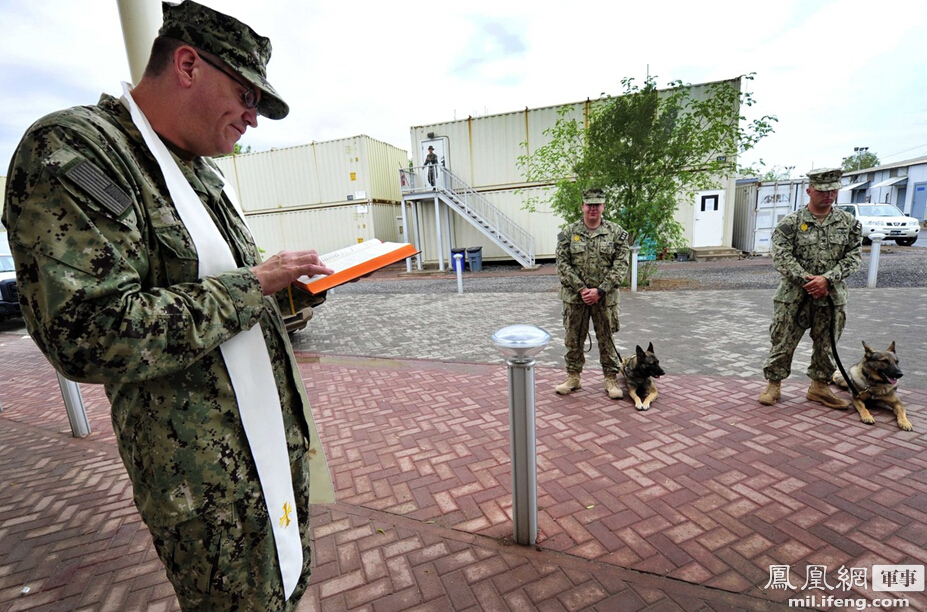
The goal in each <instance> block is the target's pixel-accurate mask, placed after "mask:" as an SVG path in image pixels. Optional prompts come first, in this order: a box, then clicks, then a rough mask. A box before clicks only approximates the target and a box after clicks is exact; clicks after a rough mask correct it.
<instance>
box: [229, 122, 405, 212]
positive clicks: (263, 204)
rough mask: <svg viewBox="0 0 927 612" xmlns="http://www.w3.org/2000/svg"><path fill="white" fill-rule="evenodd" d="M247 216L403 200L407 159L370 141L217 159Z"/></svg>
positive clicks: (353, 139) (363, 139) (360, 139)
mask: <svg viewBox="0 0 927 612" xmlns="http://www.w3.org/2000/svg"><path fill="white" fill-rule="evenodd" d="M216 163H217V164H218V165H219V168H220V169H221V170H222V172H223V174H224V175H225V177H226V178H227V179H228V180H230V181H231V182H232V184H233V185H234V186H235V188H236V191H237V193H238V197H239V200H240V201H241V206H242V208H243V209H244V211H245V213H246V214H250V213H265V212H270V211H283V210H293V209H301V208H312V207H324V206H332V205H353V204H354V203H357V202H393V203H398V202H400V201H401V200H402V195H401V194H400V191H399V180H398V172H399V169H400V168H403V167H406V166H407V165H408V154H407V153H406V152H405V151H404V150H402V149H399V148H397V147H394V146H392V145H388V144H386V143H384V142H380V141H378V140H374V139H372V138H370V137H368V136H363V135H361V136H354V137H351V138H342V139H339V140H329V141H326V142H314V143H312V144H307V145H300V146H296V147H287V148H284V149H272V150H270V151H263V152H260V153H246V154H243V155H234V156H232V155H230V156H226V157H219V158H216Z"/></svg>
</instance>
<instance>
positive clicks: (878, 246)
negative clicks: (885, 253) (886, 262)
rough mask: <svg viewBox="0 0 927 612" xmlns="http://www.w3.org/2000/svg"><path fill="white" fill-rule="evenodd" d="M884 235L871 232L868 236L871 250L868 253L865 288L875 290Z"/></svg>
mask: <svg viewBox="0 0 927 612" xmlns="http://www.w3.org/2000/svg"><path fill="white" fill-rule="evenodd" d="M884 239H885V234H880V233H879V232H873V233H871V234H869V240H871V241H872V250H871V251H869V255H870V257H869V278H868V279H867V280H866V287H867V288H869V289H875V287H876V279H877V278H878V277H879V251H881V250H882V241H883V240H884Z"/></svg>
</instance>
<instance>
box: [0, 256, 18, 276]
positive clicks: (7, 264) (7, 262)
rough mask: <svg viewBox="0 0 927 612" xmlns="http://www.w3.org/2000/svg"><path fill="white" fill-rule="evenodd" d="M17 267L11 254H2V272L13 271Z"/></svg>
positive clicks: (0, 263) (0, 264)
mask: <svg viewBox="0 0 927 612" xmlns="http://www.w3.org/2000/svg"><path fill="white" fill-rule="evenodd" d="M15 269H16V268H14V267H13V258H12V257H11V256H10V255H0V272H12V271H13V270H15Z"/></svg>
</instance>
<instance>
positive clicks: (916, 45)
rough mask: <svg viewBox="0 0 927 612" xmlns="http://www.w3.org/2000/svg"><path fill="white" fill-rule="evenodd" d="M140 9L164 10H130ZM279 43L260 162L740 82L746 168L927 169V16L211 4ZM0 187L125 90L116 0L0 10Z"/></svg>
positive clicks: (912, 2)
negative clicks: (609, 97) (753, 136)
mask: <svg viewBox="0 0 927 612" xmlns="http://www.w3.org/2000/svg"><path fill="white" fill-rule="evenodd" d="M137 1H151V2H156V1H157V0H137ZM203 3H204V4H207V5H209V6H212V7H214V8H216V9H218V10H221V11H223V12H226V13H229V14H231V15H234V16H235V17H238V18H239V19H241V20H243V21H245V22H246V23H248V24H249V25H251V26H252V27H253V28H254V29H255V30H256V31H257V32H258V33H259V34H262V35H265V36H269V37H270V38H271V40H272V42H273V48H274V53H273V58H272V60H271V62H270V65H269V70H268V76H269V80H270V81H271V83H273V84H274V86H275V87H276V88H277V90H278V91H279V92H280V93H281V95H282V96H283V97H284V98H285V99H286V100H287V102H288V103H289V105H290V115H289V117H287V118H286V119H285V120H283V121H270V120H268V119H261V120H260V125H259V128H258V129H257V130H249V131H248V133H247V134H246V135H245V136H244V138H243V139H242V141H241V144H242V145H243V146H248V145H250V146H251V148H252V150H253V151H263V150H267V149H270V148H280V147H286V146H292V145H300V144H307V143H310V142H312V141H324V140H332V139H337V138H347V137H351V136H356V135H358V134H366V135H368V136H370V137H372V138H375V139H377V140H382V141H385V142H388V143H390V144H392V145H395V146H397V147H400V148H402V149H406V150H411V143H410V135H409V128H410V127H411V126H413V125H423V124H429V123H435V122H441V121H450V120H453V119H462V118H466V117H467V116H468V115H472V116H474V117H476V116H481V115H486V114H495V113H503V112H509V111H516V110H522V109H524V108H525V107H530V108H535V107H541V106H551V105H559V104H563V103H568V102H575V101H580V100H585V99H587V98H593V99H595V98H597V97H599V96H600V95H601V94H602V93H603V92H606V93H610V94H617V93H619V92H620V91H621V85H620V82H621V79H622V77H633V78H635V79H637V80H638V81H642V80H643V79H644V77H645V76H646V75H647V72H648V70H649V73H650V74H652V75H654V76H655V77H656V78H657V82H658V84H659V85H660V86H661V87H662V86H665V85H666V83H667V82H669V81H671V80H674V79H679V80H682V81H684V82H688V83H702V82H707V81H715V80H723V79H728V78H732V77H736V76H738V75H740V74H745V73H749V72H755V73H756V79H755V80H754V81H752V82H750V85H749V87H750V89H751V90H752V91H753V93H754V97H755V98H756V101H757V104H756V105H755V106H753V107H752V108H749V109H745V112H747V113H748V116H750V117H754V116H760V115H763V114H770V115H776V116H777V117H778V119H779V122H778V124H777V126H776V132H775V134H773V135H771V136H769V137H768V138H767V139H766V140H764V141H763V142H762V143H761V144H760V145H759V147H758V148H757V149H756V151H755V152H752V153H748V154H747V155H746V156H744V157H743V158H742V161H743V162H746V163H751V162H756V161H757V160H758V159H759V158H762V159H763V160H764V161H765V162H766V164H767V166H773V165H778V166H781V167H785V166H795V170H794V171H793V173H792V176H798V175H800V174H803V173H804V172H806V171H807V170H809V169H811V168H813V167H824V166H835V165H839V164H840V161H841V158H842V157H844V156H847V155H850V154H852V153H853V148H854V147H862V146H865V147H869V150H870V151H871V152H874V153H876V154H877V155H878V156H879V157H880V159H881V160H882V161H883V163H889V162H897V161H902V160H905V159H911V158H914V157H919V156H924V155H927V53H925V52H924V45H925V43H924V41H925V38H927V2H924V1H923V0H898V1H895V0H883V1H882V2H872V1H871V0H833V1H825V0H820V1H815V0H777V1H769V0H767V1H753V2H743V1H742V0H739V1H730V2H728V1H722V0H703V1H702V2H690V1H681V0H678V1H672V0H671V1H664V2H635V3H629V2H615V1H606V0H599V1H598V2H576V1H572V2H560V1H551V0H531V1H530V2H529V1H523V0H502V1H500V0H492V1H488V0H469V1H467V2H443V3H442V2H433V3H428V2H402V3H397V2H383V1H382V0H378V1H372V0H355V1H354V2H342V1H338V2H335V1H334V0H264V1H262V2H255V1H254V0H247V1H243V0H204V1H203ZM0 23H3V25H4V35H3V36H2V37H0V48H2V49H3V53H2V55H0V58H2V59H0V62H2V64H0V65H2V68H0V76H2V81H0V82H2V89H0V98H2V108H3V113H2V117H0V164H2V169H0V174H5V173H6V168H7V166H8V164H9V159H10V156H11V155H12V152H13V150H14V148H15V146H16V143H17V142H18V141H19V138H20V137H21V136H22V133H23V132H24V131H25V129H26V128H27V127H28V126H29V125H30V124H31V123H32V122H33V121H34V120H36V119H37V118H39V117H40V116H42V115H44V114H46V113H48V112H51V111H53V110H56V109H59V108H64V107H67V106H73V105H78V104H92V103H95V102H96V101H97V100H98V98H99V95H100V93H101V92H104V91H105V92H108V93H112V94H117V95H118V94H119V93H120V92H121V88H120V85H119V83H120V81H123V80H130V78H131V77H130V74H129V65H128V60H127V59H126V52H125V46H124V43H123V38H122V30H121V25H120V20H119V13H118V9H117V5H116V0H40V1H39V0H2V4H0Z"/></svg>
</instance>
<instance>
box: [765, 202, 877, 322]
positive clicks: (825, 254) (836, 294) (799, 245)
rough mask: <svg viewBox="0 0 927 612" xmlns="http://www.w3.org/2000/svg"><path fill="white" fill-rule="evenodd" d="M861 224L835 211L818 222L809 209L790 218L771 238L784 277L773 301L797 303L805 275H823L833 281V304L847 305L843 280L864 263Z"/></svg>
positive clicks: (840, 211) (773, 254) (802, 294)
mask: <svg viewBox="0 0 927 612" xmlns="http://www.w3.org/2000/svg"><path fill="white" fill-rule="evenodd" d="M861 245H862V225H860V223H859V221H857V220H856V219H855V218H854V217H853V215H851V214H849V213H846V212H844V211H842V210H840V209H839V208H833V209H832V210H831V212H830V214H829V215H828V216H827V218H826V219H824V221H823V223H820V224H819V223H818V222H817V220H816V219H815V218H814V215H812V214H811V211H809V210H808V207H807V206H805V207H804V208H802V209H800V210H797V211H795V212H793V213H791V214H790V215H787V216H786V217H785V218H784V219H782V221H780V222H779V225H778V226H776V229H775V231H773V236H772V256H773V263H774V265H775V266H776V270H778V271H779V273H780V274H781V275H782V279H781V280H780V281H779V287H778V289H777V290H776V295H775V297H774V298H773V299H774V300H775V301H777V302H797V301H800V300H801V299H803V298H804V297H805V295H807V294H806V292H805V290H804V289H802V285H804V284H805V283H807V282H808V281H807V280H806V279H805V276H806V275H812V276H823V277H825V278H826V279H827V280H828V281H830V285H831V287H830V295H831V296H832V297H833V298H834V303H835V304H837V305H843V304H846V303H847V285H846V281H845V280H844V279H845V278H846V277H848V276H849V275H851V274H853V273H854V272H856V270H858V269H859V266H860V263H861V261H862V260H861V256H860V251H861Z"/></svg>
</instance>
